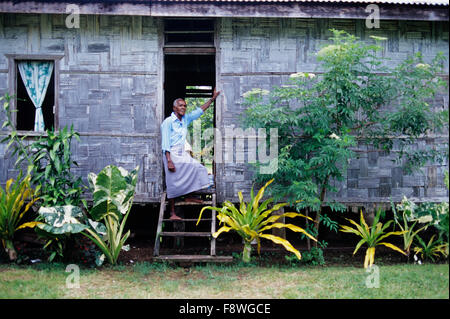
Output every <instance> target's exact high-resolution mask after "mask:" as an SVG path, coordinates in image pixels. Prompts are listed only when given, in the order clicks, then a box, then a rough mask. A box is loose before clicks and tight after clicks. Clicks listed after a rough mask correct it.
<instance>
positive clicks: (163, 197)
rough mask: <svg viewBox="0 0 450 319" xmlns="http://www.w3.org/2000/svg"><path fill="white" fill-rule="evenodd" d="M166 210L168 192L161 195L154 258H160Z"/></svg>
mask: <svg viewBox="0 0 450 319" xmlns="http://www.w3.org/2000/svg"><path fill="white" fill-rule="evenodd" d="M165 208H166V192H163V193H162V194H161V206H160V207H159V219H158V226H157V228H156V238H155V248H154V249H153V256H159V247H160V238H161V231H162V223H163V218H164V210H165Z"/></svg>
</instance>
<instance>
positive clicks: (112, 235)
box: [82, 165, 139, 265]
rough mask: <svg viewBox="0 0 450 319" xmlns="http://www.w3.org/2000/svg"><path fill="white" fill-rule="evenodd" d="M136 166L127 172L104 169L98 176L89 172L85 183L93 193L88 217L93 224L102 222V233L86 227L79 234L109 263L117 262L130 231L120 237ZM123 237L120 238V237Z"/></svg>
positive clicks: (126, 216) (134, 179)
mask: <svg viewBox="0 0 450 319" xmlns="http://www.w3.org/2000/svg"><path fill="white" fill-rule="evenodd" d="M138 170H139V166H138V167H136V169H134V170H133V171H131V172H128V171H126V170H125V169H123V168H121V167H116V166H114V165H109V166H106V167H105V168H104V169H103V170H102V171H101V172H100V173H99V174H98V175H95V174H94V173H90V174H89V176H88V179H89V184H90V186H91V188H92V192H93V201H94V203H93V207H92V208H91V209H90V211H89V214H90V216H91V217H92V219H94V221H97V222H98V221H102V222H104V224H105V226H106V234H105V236H103V232H99V231H98V229H94V228H86V229H85V231H83V232H82V233H83V234H84V235H85V236H87V237H88V238H89V239H91V240H92V241H93V242H94V243H95V244H96V245H97V246H98V247H99V248H100V250H101V251H102V253H103V254H104V256H102V258H105V257H106V259H107V260H108V262H109V263H111V264H113V265H114V264H116V263H117V258H118V257H119V254H120V251H121V250H122V249H124V250H127V249H128V246H124V244H125V241H126V240H127V239H128V236H129V235H130V231H128V232H126V233H125V234H123V231H124V227H125V224H126V220H127V218H128V215H129V213H130V210H131V207H132V203H133V198H134V193H135V188H136V183H137V174H138ZM122 234H123V235H122Z"/></svg>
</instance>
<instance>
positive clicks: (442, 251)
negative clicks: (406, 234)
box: [414, 235, 448, 262]
mask: <svg viewBox="0 0 450 319" xmlns="http://www.w3.org/2000/svg"><path fill="white" fill-rule="evenodd" d="M435 237H436V236H435V235H433V236H431V238H430V240H429V241H428V243H425V241H424V240H423V239H422V238H420V236H417V237H416V238H417V242H418V246H417V247H414V252H415V255H418V254H420V257H421V258H422V260H424V261H425V260H432V261H433V262H435V261H436V260H435V257H436V258H439V257H440V255H442V256H445V257H447V256H448V243H443V242H442V241H441V240H434V238H435Z"/></svg>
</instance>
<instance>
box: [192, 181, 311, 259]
mask: <svg viewBox="0 0 450 319" xmlns="http://www.w3.org/2000/svg"><path fill="white" fill-rule="evenodd" d="M272 182H273V179H271V180H270V181H268V182H267V183H266V184H265V185H264V186H263V187H262V188H261V189H260V190H259V191H258V193H257V194H256V196H254V193H253V187H252V189H251V193H250V197H251V199H250V202H248V203H245V202H244V198H243V195H242V192H239V193H238V196H239V201H240V204H239V208H236V207H235V206H234V205H233V204H232V203H231V202H229V201H225V202H224V203H223V207H213V206H205V207H203V208H202V210H201V211H200V215H199V217H198V221H197V225H198V223H199V222H200V219H201V218H202V214H203V211H205V210H207V209H209V210H215V211H217V212H218V215H217V219H218V220H219V221H220V223H224V224H225V225H223V226H222V227H221V228H220V229H219V230H218V231H217V232H215V233H214V234H213V237H214V238H217V237H218V236H219V235H220V234H221V233H223V232H228V231H230V230H234V231H236V232H237V233H238V234H239V235H240V236H241V237H242V238H243V240H244V250H243V254H242V260H243V261H244V262H249V261H250V256H251V250H252V245H251V243H252V242H253V241H254V240H256V242H257V245H258V246H257V249H258V254H259V253H260V249H261V242H260V240H261V238H265V239H268V240H271V241H273V242H274V243H276V244H280V245H282V246H283V247H284V248H286V249H287V250H288V251H290V252H293V253H294V254H295V255H296V256H297V258H298V259H301V254H300V252H299V251H298V250H297V249H295V248H294V247H293V246H292V245H291V243H289V241H287V240H286V239H283V238H281V237H278V236H274V235H271V234H266V233H263V232H264V231H267V230H270V229H273V228H288V229H290V230H292V231H295V232H300V233H303V234H305V235H306V236H308V237H309V238H311V239H312V240H316V239H315V238H314V237H313V236H312V235H310V234H309V233H307V232H306V231H305V230H304V229H303V228H301V227H298V226H296V225H293V224H285V223H280V222H277V221H278V220H279V219H280V218H282V217H289V218H294V217H305V218H308V219H310V220H312V219H311V218H309V217H307V216H305V215H303V214H300V213H296V212H287V213H283V214H280V215H271V214H272V212H275V211H278V210H279V209H281V208H282V207H284V206H286V205H288V203H279V204H275V205H273V206H272V207H271V208H268V206H269V204H270V203H272V202H273V198H269V199H267V200H265V201H264V202H262V203H261V205H260V204H259V202H260V200H261V199H262V197H263V195H264V191H265V189H266V187H267V186H268V185H269V184H270V183H272Z"/></svg>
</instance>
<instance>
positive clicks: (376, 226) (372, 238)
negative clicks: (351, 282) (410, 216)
mask: <svg viewBox="0 0 450 319" xmlns="http://www.w3.org/2000/svg"><path fill="white" fill-rule="evenodd" d="M380 215H381V210H380V209H379V210H378V211H377V213H376V214H375V218H374V220H373V225H372V226H370V227H369V225H367V223H366V221H365V220H364V216H363V212H362V211H361V216H360V222H359V224H358V223H356V222H355V221H354V220H351V219H348V218H346V219H347V220H348V221H349V222H350V223H352V224H353V225H354V226H355V228H352V227H350V226H346V225H341V230H340V231H342V232H344V233H351V234H354V235H357V236H359V237H361V240H360V241H359V242H358V243H357V244H356V248H355V250H354V251H353V255H354V254H356V252H357V251H358V250H359V248H360V247H361V246H362V245H363V244H366V245H367V247H368V248H367V250H366V257H365V259H364V268H367V267H371V266H372V264H373V262H374V260H375V248H376V246H378V245H383V246H386V247H388V248H391V249H393V250H395V251H398V252H399V253H402V254H403V255H406V253H405V252H404V251H402V250H401V249H400V248H398V247H397V246H395V245H393V244H391V243H387V242H382V241H381V240H382V239H384V238H386V237H389V236H392V235H403V234H404V233H405V232H404V231H393V232H387V231H386V230H387V229H388V228H389V226H390V225H391V224H392V223H393V222H394V220H389V221H388V222H386V223H385V224H384V225H383V223H381V222H379V219H380Z"/></svg>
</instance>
